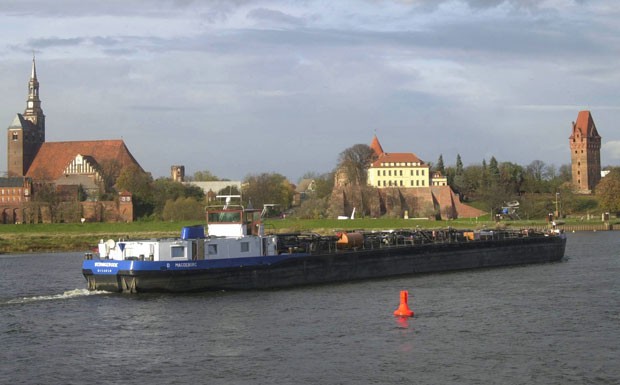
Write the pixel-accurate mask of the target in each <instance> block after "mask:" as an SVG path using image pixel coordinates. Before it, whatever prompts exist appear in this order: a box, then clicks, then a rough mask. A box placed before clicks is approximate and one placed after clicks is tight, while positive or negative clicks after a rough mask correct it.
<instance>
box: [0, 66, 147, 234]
mask: <svg viewBox="0 0 620 385" xmlns="http://www.w3.org/2000/svg"><path fill="white" fill-rule="evenodd" d="M7 167H8V170H7V175H8V177H7V178H0V179H1V180H0V193H1V192H2V191H5V192H6V194H9V191H10V194H11V195H10V196H9V195H6V196H5V199H6V202H3V200H2V194H0V209H1V210H2V219H3V221H2V223H17V222H22V221H30V222H39V221H43V222H47V221H52V220H58V219H57V218H56V219H54V218H52V217H53V216H54V213H53V211H54V210H53V209H52V208H51V207H46V206H45V202H44V200H42V199H37V197H38V198H40V197H41V195H42V194H44V193H50V191H53V193H54V194H55V197H56V200H60V201H61V202H62V203H63V204H62V205H60V206H59V207H61V206H67V207H72V210H73V211H74V212H73V213H72V214H71V215H65V218H63V220H64V219H67V220H75V218H79V219H81V218H85V220H106V221H110V220H122V221H131V220H133V208H132V209H128V208H127V203H132V199H131V194H128V193H125V195H122V194H121V195H120V196H116V197H115V199H114V202H115V204H114V205H110V202H107V203H104V202H103V200H104V199H102V198H104V197H105V196H106V195H108V196H109V195H110V193H112V192H113V186H114V183H115V181H116V178H118V176H119V175H120V173H121V172H122V171H123V170H124V169H125V168H127V167H132V168H136V169H138V170H140V171H143V170H142V167H140V165H139V164H138V162H137V161H136V159H135V158H134V157H133V155H131V152H130V151H129V149H128V148H127V146H126V145H125V143H124V142H123V140H120V139H113V140H92V141H71V142H46V141H45V115H44V114H43V110H42V109H41V100H40V98H39V81H38V79H37V72H36V64H35V60H34V58H33V60H32V71H31V75H30V80H29V82H28V100H27V102H26V109H25V111H24V113H23V114H19V113H18V114H17V115H16V117H15V119H14V120H13V123H12V124H11V125H10V126H9V128H8V130H7ZM18 185H19V186H18ZM121 197H122V199H121ZM108 200H109V199H108ZM121 200H122V202H123V203H122V204H121V203H120V202H121ZM35 202H37V203H36V204H35ZM78 202H82V203H80V204H81V206H82V207H78V206H76V205H75V203H78ZM84 202H91V203H89V204H88V206H89V208H88V209H86V208H85V203H84ZM92 202H100V204H99V205H97V204H93V203H92ZM9 203H10V204H9ZM72 203H73V205H72ZM99 206H101V207H99ZM112 206H116V207H115V208H114V207H112ZM121 206H122V207H121ZM93 207H94V208H93ZM121 208H122V210H121ZM35 211H36V212H35ZM89 213H95V214H92V217H91V216H90V215H89ZM97 213H98V214H97ZM104 214H105V215H104Z"/></svg>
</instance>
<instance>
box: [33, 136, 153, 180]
mask: <svg viewBox="0 0 620 385" xmlns="http://www.w3.org/2000/svg"><path fill="white" fill-rule="evenodd" d="M78 154H81V155H83V156H85V157H89V158H91V159H93V160H94V161H95V162H96V164H98V165H100V166H101V167H104V166H105V165H106V164H108V163H112V162H118V166H119V170H121V169H123V168H125V167H127V166H130V165H135V166H137V167H138V168H140V170H142V167H140V165H139V164H138V162H137V161H136V159H135V158H134V157H133V155H131V153H130V152H129V150H128V149H127V146H125V142H123V141H122V140H91V141H76V142H46V143H43V144H42V145H41V148H40V149H39V152H38V153H37V155H36V157H35V159H34V161H33V162H32V165H31V166H30V168H29V169H28V172H27V174H26V176H28V177H31V178H33V179H36V180H48V181H51V180H56V179H58V178H60V177H61V176H62V175H63V171H64V169H65V167H67V164H69V162H71V161H72V160H73V159H74V158H75V157H76V156H77V155H78Z"/></svg>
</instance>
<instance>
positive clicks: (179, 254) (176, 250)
mask: <svg viewBox="0 0 620 385" xmlns="http://www.w3.org/2000/svg"><path fill="white" fill-rule="evenodd" d="M170 256H171V257H172V258H185V247H183V246H172V247H171V248H170Z"/></svg>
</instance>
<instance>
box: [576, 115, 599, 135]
mask: <svg viewBox="0 0 620 385" xmlns="http://www.w3.org/2000/svg"><path fill="white" fill-rule="evenodd" d="M576 131H579V133H580V134H581V136H582V137H586V138H592V137H598V138H600V136H599V134H598V131H596V125H595V124H594V119H592V114H591V113H590V111H579V114H578V115H577V121H576V122H574V123H573V134H572V135H571V136H570V138H571V139H572V138H573V137H574V136H575V134H576Z"/></svg>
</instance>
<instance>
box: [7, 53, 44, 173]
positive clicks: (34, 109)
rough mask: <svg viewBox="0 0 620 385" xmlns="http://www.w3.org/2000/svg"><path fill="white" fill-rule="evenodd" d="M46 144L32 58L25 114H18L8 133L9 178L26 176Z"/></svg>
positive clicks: (37, 81) (35, 69)
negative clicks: (40, 149) (42, 146)
mask: <svg viewBox="0 0 620 385" xmlns="http://www.w3.org/2000/svg"><path fill="white" fill-rule="evenodd" d="M44 142H45V115H44V114H43V110H42V109H41V99H39V80H38V79H37V68H36V64H35V60H34V56H33V57H32V70H31V72H30V80H29V81H28V100H27V101H26V110H25V111H24V113H23V114H17V116H16V117H15V119H14V120H13V123H12V124H11V125H10V126H9V129H8V131H7V171H8V175H9V176H25V175H26V173H27V172H28V168H29V167H30V165H31V164H32V162H33V160H34V158H35V156H36V155H37V152H38V151H39V148H41V145H42V144H43V143H44Z"/></svg>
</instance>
